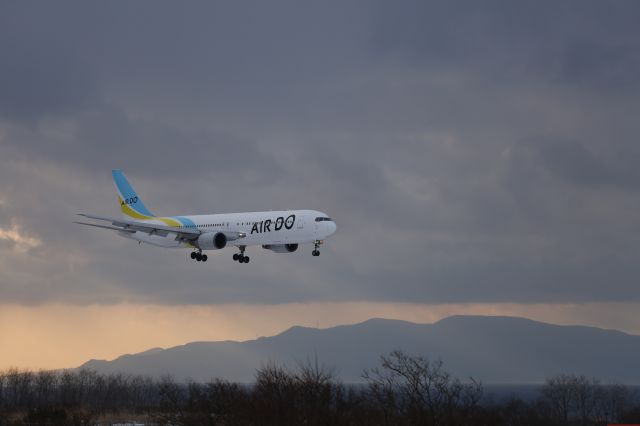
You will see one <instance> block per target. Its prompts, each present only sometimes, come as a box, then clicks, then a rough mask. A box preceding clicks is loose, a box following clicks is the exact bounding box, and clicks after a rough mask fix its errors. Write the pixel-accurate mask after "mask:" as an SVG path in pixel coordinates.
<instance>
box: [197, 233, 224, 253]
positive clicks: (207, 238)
mask: <svg viewBox="0 0 640 426" xmlns="http://www.w3.org/2000/svg"><path fill="white" fill-rule="evenodd" d="M196 245H197V246H198V248H199V249H201V250H220V249H223V248H225V247H226V245H227V236H226V235H224V234H223V233H222V232H207V233H204V234H202V235H200V236H199V237H198V239H197V240H196Z"/></svg>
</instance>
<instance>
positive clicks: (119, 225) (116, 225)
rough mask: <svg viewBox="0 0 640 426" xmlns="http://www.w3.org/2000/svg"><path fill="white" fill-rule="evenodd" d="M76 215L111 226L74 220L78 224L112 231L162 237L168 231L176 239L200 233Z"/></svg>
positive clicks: (197, 235) (199, 232) (183, 239)
mask: <svg viewBox="0 0 640 426" xmlns="http://www.w3.org/2000/svg"><path fill="white" fill-rule="evenodd" d="M78 216H82V217H86V218H87V219H93V220H101V221H105V222H111V226H110V225H99V224H96V223H87V222H74V223H77V224H79V225H87V226H95V227H96V228H103V229H110V230H113V231H120V232H128V233H135V232H144V233H146V234H149V235H160V236H162V237H166V236H167V235H168V234H169V233H174V234H176V240H182V241H193V240H196V239H198V237H199V236H200V234H201V233H202V232H201V231H199V230H197V229H188V228H174V227H171V226H165V225H154V224H151V223H145V222H134V221H130V220H126V219H113V218H110V217H102V216H92V215H88V214H82V213H81V214H78Z"/></svg>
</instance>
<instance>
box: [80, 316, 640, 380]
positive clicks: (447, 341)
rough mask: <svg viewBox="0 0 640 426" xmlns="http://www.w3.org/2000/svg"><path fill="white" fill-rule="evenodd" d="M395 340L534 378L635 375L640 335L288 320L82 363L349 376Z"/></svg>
mask: <svg viewBox="0 0 640 426" xmlns="http://www.w3.org/2000/svg"><path fill="white" fill-rule="evenodd" d="M393 349H401V350H403V351H405V352H407V353H410V354H421V355H425V356H427V357H429V358H431V359H438V358H439V359H442V360H443V361H444V363H445V366H446V368H447V369H448V370H449V371H451V372H453V373H454V374H455V375H456V376H458V377H460V378H466V377H469V376H473V377H474V378H476V379H481V380H482V381H484V382H485V383H538V382H542V381H544V379H545V378H547V377H549V376H551V375H554V374H558V373H576V374H585V375H587V376H592V377H598V378H600V379H601V380H603V381H616V382H620V383H626V384H640V368H639V366H640V363H639V360H640V336H635V335H629V334H626V333H622V332H619V331H612V330H603V329H599V328H594V327H583V326H558V325H551V324H545V323H541V322H536V321H531V320H528V319H523V318H513V317H486V316H453V317H449V318H446V319H443V320H441V321H439V322H437V323H434V324H415V323H411V322H406V321H398V320H388V319H371V320H368V321H365V322H363V323H360V324H354V325H344V326H338V327H332V328H327V329H315V328H306V327H292V328H290V329H288V330H286V331H284V332H283V333H281V334H278V335H276V336H272V337H261V338H259V339H257V340H249V341H245V342H234V341H224V342H194V343H189V344H186V345H183V346H176V347H173V348H169V349H159V348H155V349H151V350H148V351H145V352H141V353H139V354H135V355H123V356H121V357H119V358H117V359H115V360H113V361H99V360H91V361H89V362H87V363H85V364H83V365H82V366H81V368H89V369H93V370H97V371H99V372H102V373H110V372H116V371H118V372H126V373H135V374H146V375H151V376H156V377H158V376H162V375H165V374H171V375H172V376H173V377H174V378H176V379H181V380H182V379H187V378H190V379H194V380H209V379H210V378H213V377H219V378H224V379H228V380H231V381H236V382H251V381H253V378H254V373H255V370H256V368H258V367H260V366H261V365H263V364H264V363H266V362H268V361H275V362H278V363H285V364H287V365H295V363H296V362H300V361H302V362H304V361H306V360H308V359H314V357H316V356H317V359H318V361H319V363H321V364H324V365H326V366H330V367H334V368H335V373H336V374H337V375H338V376H339V377H340V378H341V379H342V380H343V381H344V382H347V383H352V382H361V381H362V379H361V377H360V376H361V374H362V370H363V369H364V368H371V367H374V366H376V365H377V364H378V362H379V357H380V355H382V354H386V353H388V352H390V351H391V350H393Z"/></svg>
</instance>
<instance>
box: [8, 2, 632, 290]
mask: <svg viewBox="0 0 640 426" xmlns="http://www.w3.org/2000/svg"><path fill="white" fill-rule="evenodd" d="M639 8H640V6H638V4H637V2H623V1H620V2H615V3H608V4H605V3H603V2H584V1H572V2H563V3H557V2H518V3H514V2H507V1H491V2H482V3H479V2H455V3H452V2H423V1H402V2H382V1H381V2H348V3H345V2H335V3H333V4H327V3H321V4H320V3H318V4H302V3H300V2H294V1H291V2H277V3H273V2H269V3H266V2H247V3H245V2H242V3H241V2H233V3H214V2H189V3H182V4H180V5H178V4H176V3H173V2H134V3H131V2H109V3H87V2H56V3H44V4H42V3H30V2H20V3H17V2H16V3H4V4H3V5H2V6H0V24H2V25H0V51H1V52H2V55H1V57H0V179H1V182H2V187H1V188H0V201H1V202H2V203H0V228H2V229H7V228H10V227H12V226H17V227H18V229H20V231H21V232H24V233H25V235H33V236H34V237H37V238H38V239H40V240H41V241H42V245H41V246H39V247H37V248H36V249H34V250H33V252H32V253H31V255H30V256H25V255H24V253H19V252H17V251H16V248H15V246H14V245H13V244H12V243H6V244H2V245H0V251H1V252H2V255H1V256H0V262H1V263H0V265H1V266H2V267H1V268H0V271H1V272H0V274H2V276H1V279H0V298H2V300H4V301H14V302H20V303H41V302H47V301H52V300H55V301H61V302H65V301H66V302H74V303H85V302H95V303H115V302H118V301H123V300H128V301H143V302H158V303H225V302H248V303H262V302H264V303H284V302H292V301H317V300H332V301H341V300H377V301H424V302H478V301H483V302H492V301H501V302H504V301H506V302H508V301H514V302H516V301H517V302H559V301H563V302H584V301H611V300H627V301H628V300H638V298H639V297H638V296H640V293H639V292H638V291H637V289H636V286H635V285H634V284H633V283H634V278H635V277H636V276H637V272H639V271H638V270H637V267H636V266H635V265H636V264H637V263H638V262H637V261H638V259H639V258H640V250H638V247H640V239H639V238H638V237H636V236H635V235H640V232H638V231H640V224H639V223H638V221H637V218H636V217H637V214H636V212H637V211H640V200H637V199H636V194H637V189H638V187H639V186H638V184H639V183H640V181H639V178H640V175H639V174H638V172H637V171H636V170H637V161H636V160H639V159H640V148H638V147H637V146H638V145H637V141H636V139H637V134H638V130H639V129H638V125H637V119H636V115H637V110H638V93H637V91H638V87H640V86H639V85H638V75H640V73H638V71H639V70H638V68H639V67H640V44H639V43H638V42H637V40H639V39H640V38H639V37H638V36H640V34H639V32H640V31H639V30H638V27H637V23H636V17H637V13H638V9H639ZM113 167H119V168H123V169H125V171H126V172H127V174H128V175H129V177H130V178H131V179H132V181H133V183H134V185H135V186H136V188H137V189H138V191H139V192H140V194H141V195H142V197H143V198H144V199H145V203H146V204H147V205H148V206H149V207H150V208H151V209H152V210H154V211H157V212H159V213H162V214H177V213H199V212H207V211H212V212H225V211H242V210H263V209H279V208H283V207H284V208H315V209H319V210H323V211H326V212H327V213H329V214H330V215H332V216H334V217H335V218H336V220H337V223H338V234H336V236H335V237H334V238H332V239H331V240H330V241H329V242H328V244H327V246H326V248H325V249H324V252H323V255H322V257H321V258H320V261H318V259H316V258H312V257H310V256H308V253H307V252H303V253H296V254H294V255H290V256H282V255H276V254H271V253H266V252H263V251H262V250H258V249H255V250H253V253H251V255H252V256H254V260H252V263H251V264H250V267H245V268H238V265H237V264H235V263H233V262H231V261H230V260H229V259H228V256H230V253H227V252H224V253H222V254H220V256H217V255H216V254H213V255H212V258H213V259H212V260H213V262H209V263H208V264H207V265H206V267H202V265H194V264H192V263H191V262H190V261H188V260H186V259H185V253H184V252H181V251H176V252H172V251H163V250H160V249H153V248H151V249H146V250H145V249H142V248H139V247H138V246H137V245H135V244H132V243H130V242H128V241H125V240H122V239H120V238H118V237H117V236H115V235H112V234H109V233H104V232H100V231H98V230H90V229H79V228H78V227H77V226H75V225H72V224H71V223H70V222H71V221H72V220H73V215H74V213H77V212H84V211H89V212H93V213H102V214H110V215H115V214H117V206H116V205H115V204H114V202H113V199H114V193H113V188H112V186H111V183H110V180H109V179H110V178H109V170H110V169H111V168H113ZM196 266H197V267H196Z"/></svg>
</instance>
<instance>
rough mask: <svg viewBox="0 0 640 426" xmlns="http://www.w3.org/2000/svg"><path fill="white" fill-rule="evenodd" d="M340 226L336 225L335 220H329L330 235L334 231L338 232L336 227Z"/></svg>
mask: <svg viewBox="0 0 640 426" xmlns="http://www.w3.org/2000/svg"><path fill="white" fill-rule="evenodd" d="M337 228H338V227H337V226H336V223H335V222H329V235H331V234H333V233H334V232H336V229H337Z"/></svg>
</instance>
